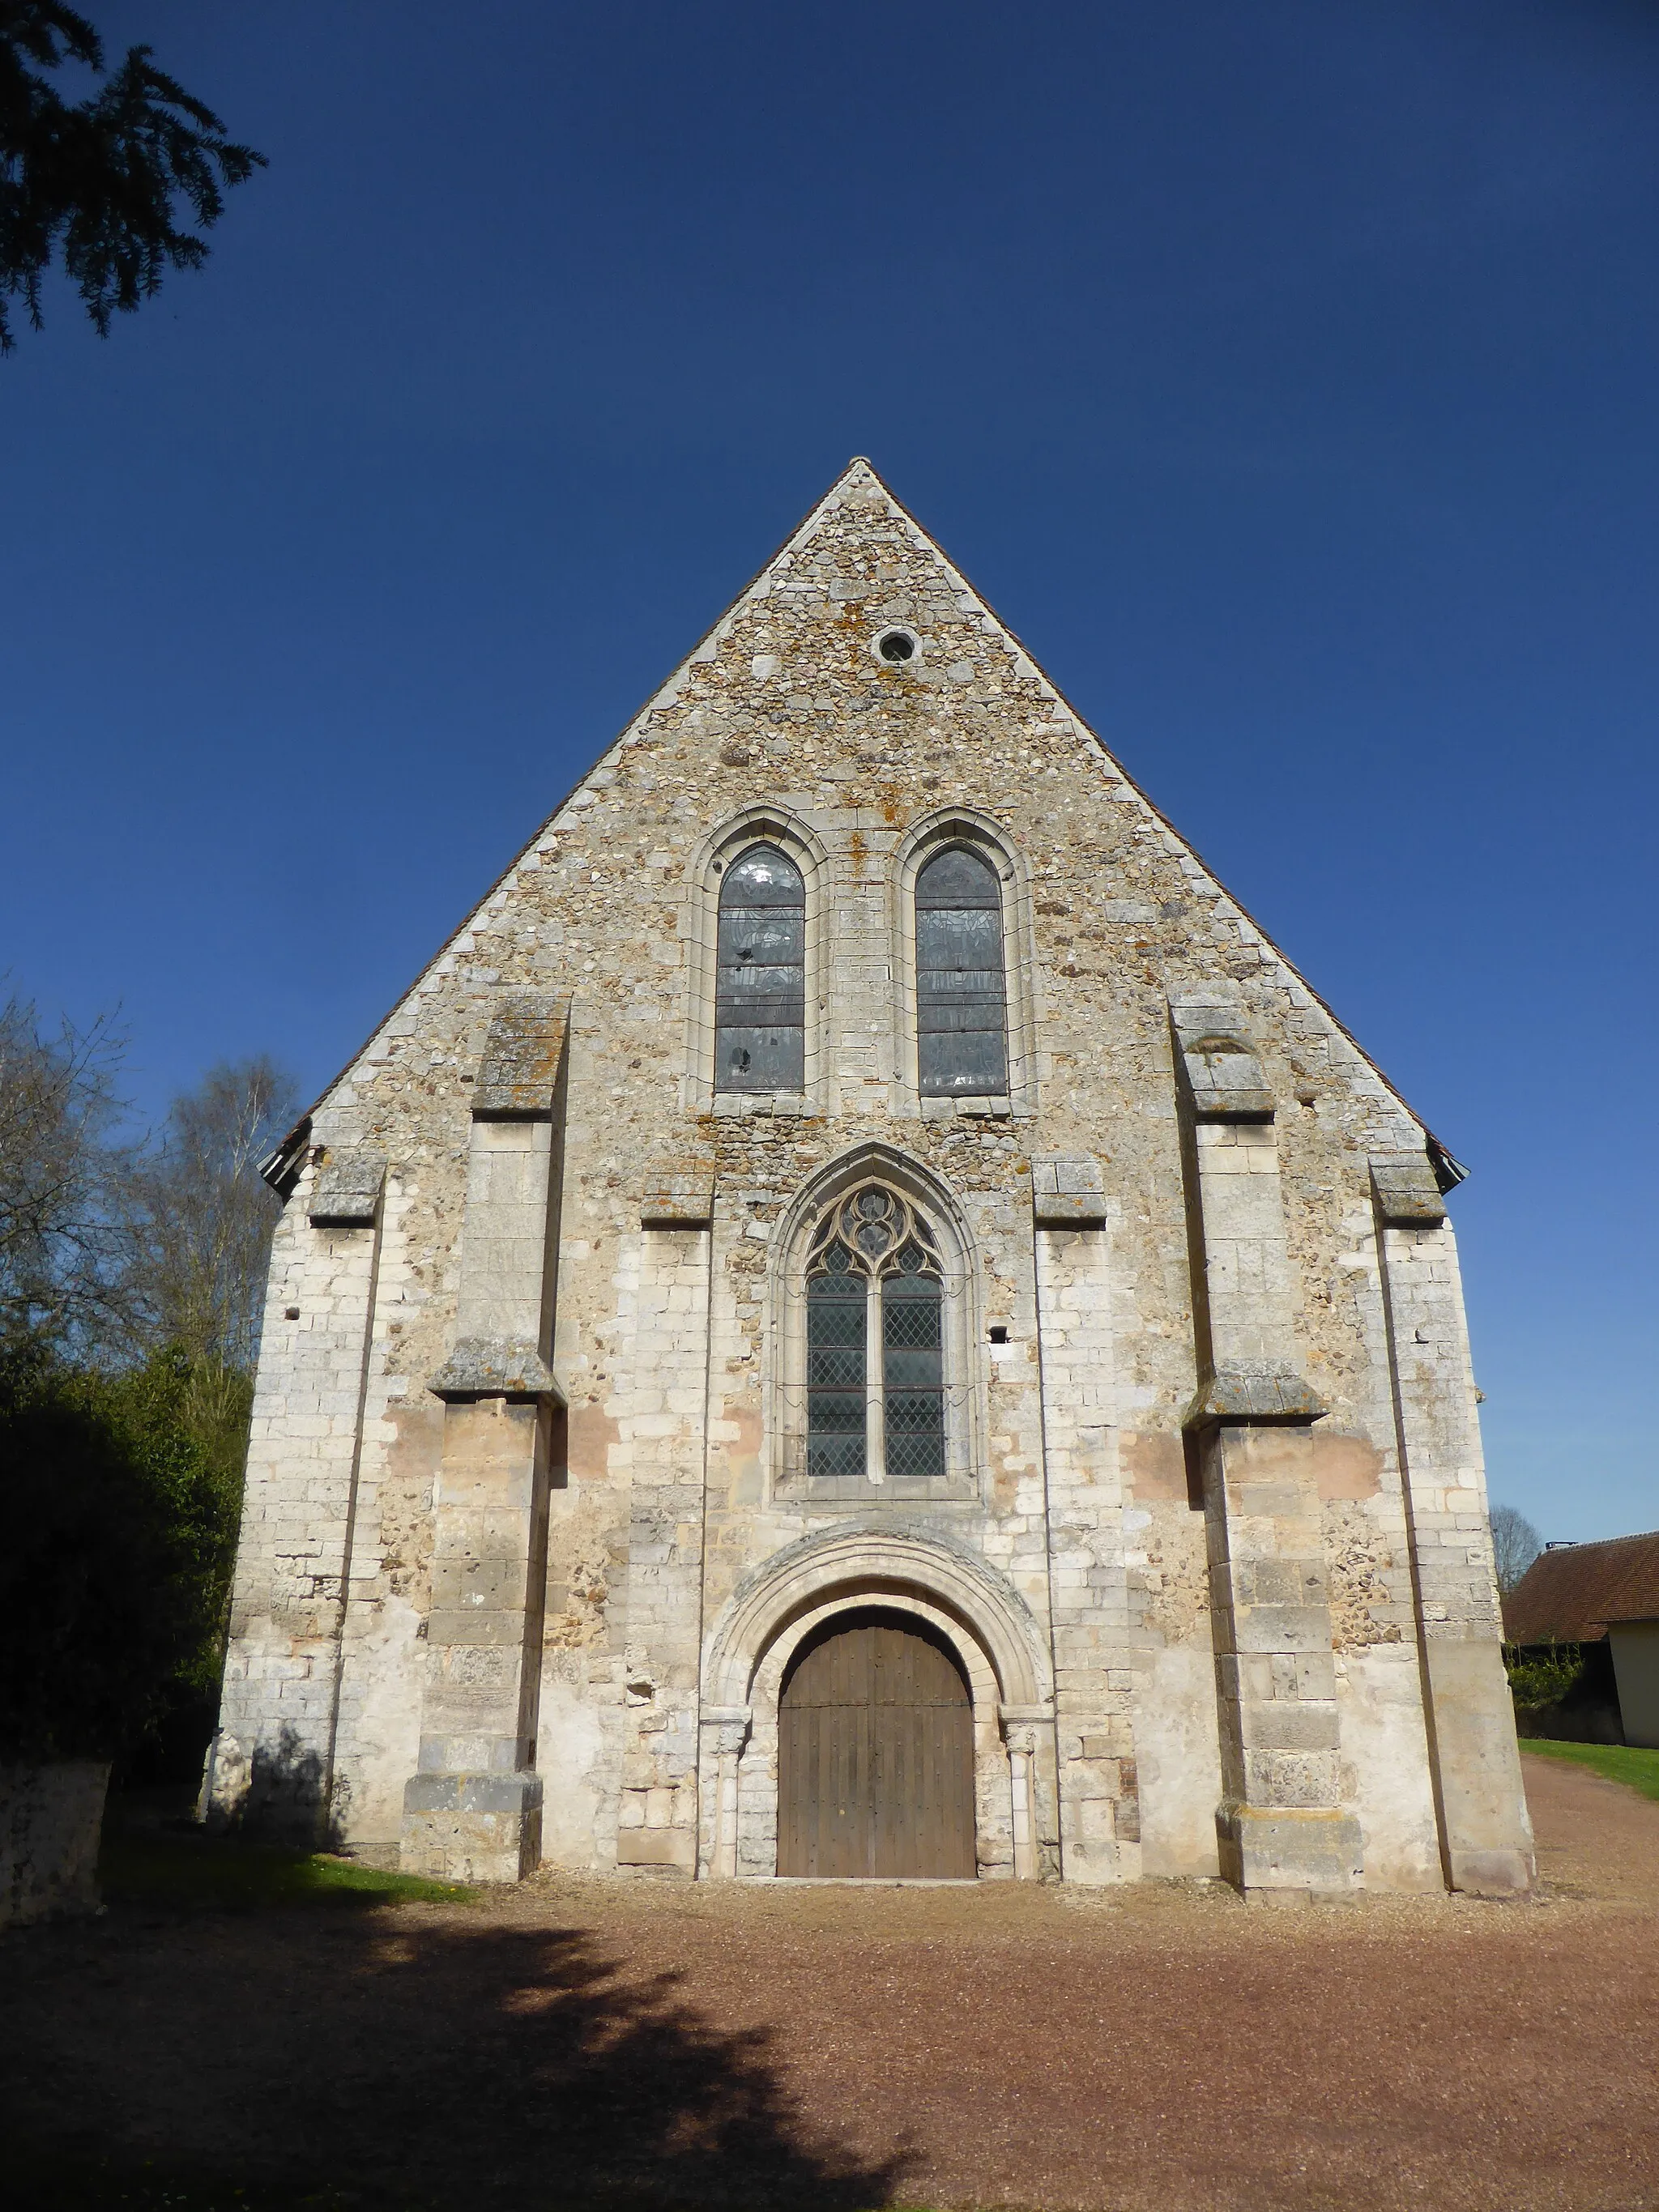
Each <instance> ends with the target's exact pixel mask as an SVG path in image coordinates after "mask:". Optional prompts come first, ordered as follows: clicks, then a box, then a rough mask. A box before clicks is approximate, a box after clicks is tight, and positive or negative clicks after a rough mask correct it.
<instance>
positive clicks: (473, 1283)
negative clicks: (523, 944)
mask: <svg viewBox="0 0 1659 2212" xmlns="http://www.w3.org/2000/svg"><path fill="white" fill-rule="evenodd" d="M566 1013H567V1008H566V1005H565V1003H564V1002H562V1001H558V1000H552V999H550V998H548V997H545V996H544V995H542V994H536V995H533V996H530V997H525V998H515V999H513V1000H508V1001H507V1002H506V1003H505V1004H504V1005H503V1006H502V1007H501V1011H500V1012H499V1013H498V1014H497V1015H496V1018H495V1021H494V1022H493V1023H492V1024H491V1026H490V1031H489V1042H488V1043H487V1045H486V1047H485V1052H484V1061H483V1067H482V1069H481V1070H480V1073H479V1079H478V1082H477V1085H476V1086H475V1091H474V1097H473V1115H472V1127H471V1139H470V1143H469V1146H468V1156H467V1194H466V1214H465V1221H464V1223H463V1225H462V1231H461V1283H460V1293H459V1302H458V1307H457V1314H456V1340H455V1346H454V1349H453V1352H451V1354H450V1356H449V1358H447V1360H446V1361H445V1362H444V1364H443V1365H442V1366H441V1368H440V1369H439V1370H438V1372H437V1373H436V1374H435V1376H433V1377H432V1380H431V1382H430V1383H429V1384H428V1389H431V1390H432V1391H433V1392H434V1394H435V1395H436V1396H438V1397H440V1398H441V1399H443V1400H444V1401H445V1404H446V1407H447V1411H446V1413H445V1417H444V1449H443V1460H442V1463H441V1467H440V1468H439V1472H438V1478H437V1483H436V1486H435V1492H434V1498H433V1561H432V1610H431V1612H430V1613H429V1615H428V1620H427V1663H426V1684H425V1689H424V1693H423V1696H422V1708H421V1747H420V1763H419V1767H418V1771H416V1773H415V1774H414V1775H413V1776H412V1777H411V1778H410V1781H409V1783H408V1784H406V1786H405V1788H404V1818H403V1829H402V1853H401V1856H402V1862H403V1864H404V1868H405V1869H406V1870H408V1871H410V1872H413V1873H419V1874H427V1875H439V1876H441V1877H447V1878H450V1879H453V1880H459V1881H516V1880H518V1879H519V1877H520V1875H526V1874H528V1873H530V1872H531V1871H532V1869H534V1868H535V1867H536V1866H537V1865H538V1863H539V1861H540V1858H541V1808H542V1784H541V1778H540V1777H539V1776H538V1775H537V1774H536V1773H535V1771H534V1767H535V1760H536V1723H537V1717H538V1716H537V1706H538V1694H539V1686H540V1679H541V1632H542V1612H543V1607H544V1595H545V1584H546V1580H547V1486H548V1457H549V1444H550V1431H551V1416H552V1409H553V1408H554V1407H556V1406H561V1405H562V1404H563V1402H564V1400H563V1394H562V1392H561V1390H560V1389H559V1386H558V1384H557V1383H556V1382H555V1380H554V1378H553V1375H552V1372H551V1370H550V1368H549V1366H548V1364H547V1358H546V1353H547V1350H548V1347H549V1346H550V1343H551V1340H552V1334H551V1331H552V1318H553V1316H552V1297H553V1289H554V1283H555V1279H556V1253H557V1249H558V1189H559V1176H558V1173H557V1158H558V1145H557V1139H558V1136H559V1133H560V1132H559V1127H558V1124H557V1119H556V1111H555V1109H556V1100H557V1098H558V1097H559V1094H560V1091H561V1089H562V1080H561V1079H562V1054H563V1045H564V1039H565V1034H566Z"/></svg>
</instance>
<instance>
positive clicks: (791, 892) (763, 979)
mask: <svg viewBox="0 0 1659 2212" xmlns="http://www.w3.org/2000/svg"><path fill="white" fill-rule="evenodd" d="M716 963H717V964H716V971H715V980H714V1088H715V1090H716V1091H799V1090H800V1089H801V1088H802V1087H803V1085H804V1084H805V1071H806V965H805V963H806V890H805V884H803V882H802V880H801V873H800V870H799V868H798V867H797V866H795V864H794V862H793V860H791V859H790V858H789V857H788V855H787V854H785V853H781V852H780V851H779V850H778V848H777V847H776V846H775V845H751V846H750V848H749V849H748V850H747V851H746V852H745V853H744V854H743V856H742V857H741V859H739V860H735V861H734V862H733V863H732V866H731V867H729V868H728V869H727V870H726V876H725V879H724V881H723V882H722V884H721V885H720V943H719V948H718V952H717V955H716Z"/></svg>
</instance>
